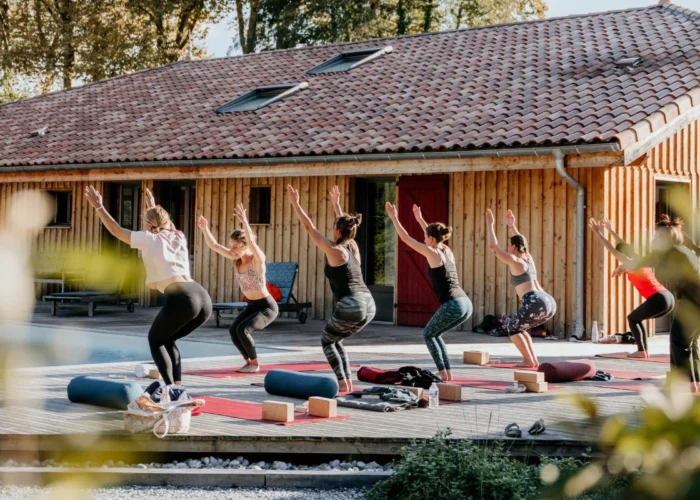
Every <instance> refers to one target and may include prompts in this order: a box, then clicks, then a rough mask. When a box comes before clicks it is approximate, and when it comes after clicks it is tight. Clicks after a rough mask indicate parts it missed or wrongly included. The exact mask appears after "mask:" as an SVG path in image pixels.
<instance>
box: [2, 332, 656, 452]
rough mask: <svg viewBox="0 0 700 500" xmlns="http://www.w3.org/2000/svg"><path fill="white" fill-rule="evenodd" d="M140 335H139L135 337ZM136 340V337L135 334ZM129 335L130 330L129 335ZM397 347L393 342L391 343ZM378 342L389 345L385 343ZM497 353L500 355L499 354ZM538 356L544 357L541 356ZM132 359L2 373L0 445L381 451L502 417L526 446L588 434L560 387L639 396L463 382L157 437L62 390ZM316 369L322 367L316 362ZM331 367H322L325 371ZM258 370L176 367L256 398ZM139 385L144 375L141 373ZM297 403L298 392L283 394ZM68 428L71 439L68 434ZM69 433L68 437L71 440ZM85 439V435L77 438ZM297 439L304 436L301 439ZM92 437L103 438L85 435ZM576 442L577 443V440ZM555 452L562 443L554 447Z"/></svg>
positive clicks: (622, 366) (376, 360)
mask: <svg viewBox="0 0 700 500" xmlns="http://www.w3.org/2000/svg"><path fill="white" fill-rule="evenodd" d="M144 340H145V339H144ZM144 340H141V341H144ZM134 341H136V339H134ZM396 347H399V346H396ZM387 351H389V349H388V348H387ZM322 359H323V355H322V353H321V352H320V349H318V350H317V351H315V352H313V351H306V352H302V353H297V352H284V353H279V354H278V353H275V354H267V355H265V361H266V362H268V363H283V362H292V361H294V362H298V361H320V360H322ZM501 359H503V360H505V358H501ZM351 360H352V362H353V363H358V364H363V365H370V366H376V367H380V368H396V367H399V366H404V365H418V366H430V362H429V357H428V356H427V354H426V355H424V356H421V355H413V354H408V355H402V354H395V353H389V352H387V353H383V354H376V353H362V352H352V353H351ZM542 361H546V358H545V359H542ZM237 364H240V359H238V358H237V357H235V358H234V357H228V356H227V357H217V358H206V359H204V358H201V359H188V360H185V363H184V367H185V369H186V370H194V369H204V368H220V367H229V366H237ZM596 364H597V365H598V367H599V369H615V370H636V371H645V372H654V373H659V374H664V373H665V372H666V371H667V366H666V365H665V364H662V363H647V362H639V361H627V360H614V359H601V358H596ZM133 368H134V363H118V364H103V365H82V366H72V367H52V368H41V369H23V370H17V371H14V372H12V373H11V374H10V376H11V380H12V382H11V385H12V386H13V387H15V388H17V389H18V390H17V391H13V393H8V392H5V393H3V394H0V398H1V401H2V407H1V408H0V449H4V450H6V451H7V450H10V449H15V450H18V449H23V448H25V447H27V446H30V447H34V449H44V450H51V449H58V448H60V447H64V446H66V443H67V442H72V443H74V444H76V443H77V444H78V445H79V446H86V445H87V446H90V444H89V443H91V442H93V441H92V440H93V439H95V436H97V435H101V436H107V437H108V438H109V443H110V444H109V446H111V447H120V446H123V447H126V448H138V449H140V450H144V451H154V452H156V451H183V452H194V451H198V452H227V451H230V452H238V453H244V452H248V453H251V452H269V451H286V452H295V451H296V452H299V451H301V450H302V449H303V450H305V451H306V452H316V453H322V452H328V453H351V452H353V451H354V452H358V453H386V454H394V453H396V452H397V451H398V449H399V448H400V446H401V445H403V444H406V443H407V442H409V441H410V440H412V439H415V438H429V437H431V436H433V435H434V434H435V433H436V432H438V431H442V430H445V429H447V428H450V429H452V433H453V436H454V437H456V438H472V439H479V440H491V439H496V438H500V437H502V430H503V428H504V427H505V426H506V425H507V424H510V423H511V422H518V423H519V424H520V427H521V428H524V431H525V432H524V439H523V440H522V442H520V445H523V446H526V447H528V449H530V448H536V447H538V446H540V447H542V449H543V450H545V449H550V450H551V449H554V450H563V449H564V448H568V447H576V446H579V447H583V446H587V445H591V444H593V443H594V442H595V439H596V436H597V433H598V429H597V428H596V426H595V425H592V424H591V423H590V422H589V421H588V420H587V419H586V417H585V416H584V415H583V414H582V413H581V412H580V411H579V410H577V409H575V408H574V407H573V406H572V405H571V404H570V403H569V402H568V401H566V399H565V398H562V397H561V396H563V395H564V394H566V393H571V392H576V391H577V392H581V393H584V394H589V395H592V396H595V399H596V401H597V402H598V404H599V407H600V408H599V409H600V413H601V415H602V416H607V415H612V414H615V413H621V412H622V413H626V412H630V411H632V410H633V409H634V408H635V407H639V406H640V405H641V404H642V399H641V397H640V396H639V394H638V393H636V392H631V391H624V390H615V389H611V388H601V387H597V386H596V384H599V383H597V382H577V383H573V384H564V386H565V388H564V389H562V390H553V391H549V392H548V393H544V394H530V393H526V394H508V393H505V392H504V391H496V390H485V389H474V388H469V387H465V388H464V390H463V398H464V401H463V402H462V403H461V404H449V405H443V406H441V407H440V408H439V410H429V409H420V410H411V411H403V412H397V413H376V412H369V411H362V410H354V409H347V408H339V410H338V413H339V414H340V415H346V416H349V417H350V418H349V419H347V420H342V421H329V422H321V423H312V424H301V425H292V426H282V425H274V424H268V423H263V422H254V421H246V420H239V419H234V418H228V417H221V416H215V415H209V414H202V415H201V416H198V417H194V418H193V420H192V428H191V431H190V433H189V434H188V435H187V436H181V437H178V436H176V437H169V438H168V439H166V440H157V439H155V438H153V437H152V436H147V435H139V436H127V435H125V434H124V432H123V423H122V415H121V412H119V411H110V410H104V409H100V408H97V407H93V406H89V405H83V404H73V403H70V402H69V401H68V399H67V397H66V386H67V384H68V382H69V381H70V379H71V378H73V377H75V376H77V375H82V374H90V375H96V376H105V377H107V376H109V375H110V374H123V375H125V376H126V377H127V380H137V379H136V378H135V377H134V376H133ZM453 372H454V374H455V375H461V376H471V377H479V378H488V379H493V380H503V381H512V379H513V372H512V370H509V369H499V368H490V367H477V366H468V365H462V364H461V362H458V363H455V366H454V367H453ZM319 373H322V372H319ZM327 373H330V370H329V371H328V372H327ZM263 379H264V376H260V375H256V376H251V377H243V378H232V379H215V378H207V377H201V376H189V375H186V376H184V383H185V385H186V386H187V388H188V391H189V392H190V393H191V394H197V395H209V396H217V397H222V398H231V399H239V400H245V401H252V402H261V401H263V400H266V399H276V400H285V398H279V397H271V396H269V395H268V394H267V393H266V392H265V391H264V389H263V388H262V387H256V386H253V385H251V384H252V383H253V382H262V381H263ZM140 382H141V383H142V384H143V385H144V386H145V385H146V382H147V381H143V380H140ZM286 400H287V401H290V402H294V403H295V404H297V405H301V404H303V403H304V401H301V400H293V399H286ZM539 418H544V419H545V422H546V424H547V432H546V433H544V434H542V435H540V436H537V437H535V438H533V437H531V436H529V435H528V434H527V432H526V429H527V428H529V426H530V425H531V424H532V423H533V422H534V421H535V420H537V419H539ZM68 438H70V439H68ZM76 438H77V440H76ZM86 443H87V444H86ZM302 443H303V446H302ZM94 446H107V445H106V444H105V442H104V441H101V442H97V441H94ZM581 449H583V448H581ZM560 452H561V453H564V452H563V451H560Z"/></svg>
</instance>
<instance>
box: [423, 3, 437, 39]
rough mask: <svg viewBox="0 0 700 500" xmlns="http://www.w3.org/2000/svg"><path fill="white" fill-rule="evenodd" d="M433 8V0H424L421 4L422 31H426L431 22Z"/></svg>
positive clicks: (428, 29)
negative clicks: (422, 4) (423, 3)
mask: <svg viewBox="0 0 700 500" xmlns="http://www.w3.org/2000/svg"><path fill="white" fill-rule="evenodd" d="M434 10H435V0H426V2H425V5H424V6H423V33H428V32H429V31H430V27H431V25H432V24H433V11H434Z"/></svg>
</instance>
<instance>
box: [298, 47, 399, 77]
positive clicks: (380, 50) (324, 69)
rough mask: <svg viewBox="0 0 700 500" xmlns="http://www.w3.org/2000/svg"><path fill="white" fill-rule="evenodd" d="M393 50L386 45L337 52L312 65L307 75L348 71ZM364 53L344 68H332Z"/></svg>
mask: <svg viewBox="0 0 700 500" xmlns="http://www.w3.org/2000/svg"><path fill="white" fill-rule="evenodd" d="M393 51H394V48H393V47H392V46H391V45H387V46H386V47H368V48H365V49H358V50H350V51H347V52H341V53H340V54H337V55H335V56H333V57H331V58H330V59H328V60H326V61H324V62H322V63H321V64H319V65H317V66H314V67H313V68H311V69H310V70H308V71H307V72H306V74H307V75H330V74H333V73H347V72H348V71H352V70H353V69H355V68H357V67H359V66H362V65H363V64H367V63H368V62H372V61H374V60H375V59H378V58H380V57H382V56H383V55H385V54H390V53H391V52H393ZM362 54H366V55H367V56H366V57H363V58H361V59H358V60H357V61H355V62H353V63H352V64H351V65H350V66H349V67H347V68H344V69H332V68H333V66H338V65H339V64H340V63H342V62H344V60H345V59H347V58H350V57H353V56H357V55H362Z"/></svg>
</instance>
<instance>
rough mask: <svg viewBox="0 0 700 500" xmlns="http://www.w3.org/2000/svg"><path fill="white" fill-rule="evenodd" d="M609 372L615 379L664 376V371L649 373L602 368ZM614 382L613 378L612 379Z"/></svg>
mask: <svg viewBox="0 0 700 500" xmlns="http://www.w3.org/2000/svg"><path fill="white" fill-rule="evenodd" d="M603 371H604V372H606V373H609V374H610V375H612V376H613V377H615V379H617V380H658V379H661V378H664V377H665V376H666V374H664V373H650V372H627V371H622V370H605V369H604V370H603ZM613 382H614V380H613Z"/></svg>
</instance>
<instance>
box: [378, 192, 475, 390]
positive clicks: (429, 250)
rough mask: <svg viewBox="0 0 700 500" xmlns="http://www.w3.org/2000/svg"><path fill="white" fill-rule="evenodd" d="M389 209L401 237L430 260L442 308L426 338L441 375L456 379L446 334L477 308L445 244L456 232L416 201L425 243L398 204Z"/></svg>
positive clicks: (429, 326)
mask: <svg viewBox="0 0 700 500" xmlns="http://www.w3.org/2000/svg"><path fill="white" fill-rule="evenodd" d="M386 211H387V214H389V218H390V219H391V221H392V222H393V223H394V226H395V227H396V234H398V236H399V238H400V239H401V241H403V242H404V243H405V244H406V245H408V246H409V247H411V248H412V249H413V250H415V251H416V252H418V253H419V254H421V255H422V256H423V257H425V258H426V260H427V261H428V276H429V277H430V283H431V285H432V287H433V291H434V292H435V296H436V297H437V299H438V301H439V302H440V308H439V309H438V310H437V311H436V312H435V314H434V315H433V317H432V318H430V321H429V322H428V324H427V325H426V326H425V330H423V339H424V340H425V343H426V345H427V346H428V351H429V352H430V355H431V356H432V358H433V361H434V362H435V366H436V367H437V369H438V371H439V372H440V378H442V380H444V381H449V380H452V371H451V369H450V359H449V357H448V355H447V345H446V344H445V341H444V340H443V338H442V335H443V334H444V333H445V332H447V331H449V330H452V329H453V328H457V327H458V326H459V325H461V324H462V323H464V322H465V321H466V320H467V319H469V316H471V314H472V311H473V306H472V302H471V300H469V297H467V294H466V293H465V292H464V290H462V287H461V286H460V285H459V277H458V276H457V266H456V265H455V257H454V254H453V253H452V250H450V248H449V247H448V246H447V245H446V244H445V242H446V241H447V240H448V238H449V237H450V235H451V234H452V229H451V228H449V227H447V226H446V225H445V224H442V223H441V222H434V223H432V224H428V223H427V222H425V220H424V219H423V215H422V214H421V210H420V207H419V206H416V205H413V215H414V216H415V218H416V220H417V221H418V224H420V227H421V228H422V229H423V243H421V242H419V241H417V240H414V239H413V238H411V236H409V234H408V232H407V231H406V229H404V227H403V226H402V225H401V222H399V212H398V210H397V209H396V207H395V206H394V205H392V204H391V203H387V204H386Z"/></svg>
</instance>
